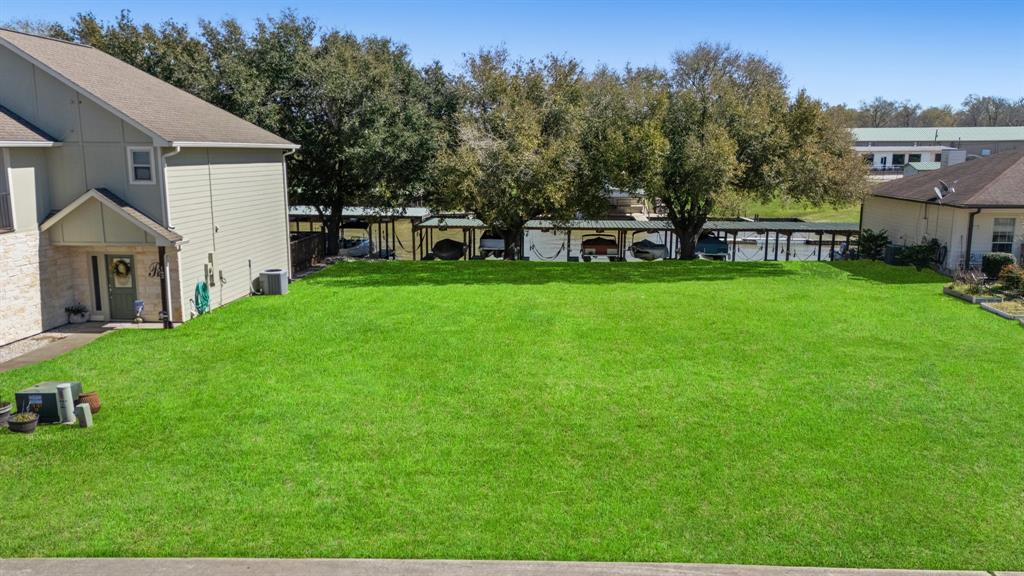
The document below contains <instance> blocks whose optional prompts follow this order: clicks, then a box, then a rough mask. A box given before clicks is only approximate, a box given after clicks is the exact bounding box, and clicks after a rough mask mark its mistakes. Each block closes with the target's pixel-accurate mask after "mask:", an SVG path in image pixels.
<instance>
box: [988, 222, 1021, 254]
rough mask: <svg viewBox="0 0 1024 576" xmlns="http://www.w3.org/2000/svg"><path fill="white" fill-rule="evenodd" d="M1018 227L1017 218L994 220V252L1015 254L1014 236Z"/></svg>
mask: <svg viewBox="0 0 1024 576" xmlns="http://www.w3.org/2000/svg"><path fill="white" fill-rule="evenodd" d="M1016 227H1017V219H1016V218H995V219H993V220H992V251H993V252H1006V253H1007V254H1012V253H1013V234H1014V232H1015V228H1016Z"/></svg>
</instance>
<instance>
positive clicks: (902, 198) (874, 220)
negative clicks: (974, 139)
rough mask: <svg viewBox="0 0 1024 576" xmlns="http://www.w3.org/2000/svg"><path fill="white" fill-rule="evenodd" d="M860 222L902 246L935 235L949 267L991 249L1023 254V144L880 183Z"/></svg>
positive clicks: (975, 261) (971, 262)
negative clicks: (943, 249)
mask: <svg viewBox="0 0 1024 576" xmlns="http://www.w3.org/2000/svg"><path fill="white" fill-rule="evenodd" d="M861 228H862V229H871V230H874V231H879V230H885V231H886V232H887V233H888V235H889V239H890V241H891V242H892V243H893V244H895V245H898V246H910V245H915V244H922V243H925V242H927V241H929V240H931V239H933V238H934V239H936V240H938V241H939V242H940V243H941V244H942V245H943V246H944V247H945V257H944V258H943V262H942V266H943V267H944V268H945V269H946V270H950V271H952V270H957V269H960V268H964V267H977V266H979V265H980V264H981V259H982V257H983V256H984V255H985V254H987V253H989V252H1008V253H1010V254H1013V255H1014V256H1016V257H1017V259H1018V261H1022V259H1024V252H1022V239H1024V148H1021V149H1018V150H1011V151H1008V152H1001V153H998V154H993V155H991V156H989V157H986V158H979V159H977V160H970V161H968V162H964V163H962V164H956V165H954V166H948V167H945V168H940V169H938V170H929V171H925V172H920V173H918V174H915V175H913V176H907V177H905V178H901V179H899V180H893V181H890V182H886V183H885V184H881V185H879V186H878V187H876V188H875V189H874V190H872V192H871V195H870V196H868V197H867V198H866V199H865V200H864V207H863V213H862V217H861Z"/></svg>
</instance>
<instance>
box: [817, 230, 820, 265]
mask: <svg viewBox="0 0 1024 576" xmlns="http://www.w3.org/2000/svg"><path fill="white" fill-rule="evenodd" d="M817 253H818V262H821V232H818V250H817Z"/></svg>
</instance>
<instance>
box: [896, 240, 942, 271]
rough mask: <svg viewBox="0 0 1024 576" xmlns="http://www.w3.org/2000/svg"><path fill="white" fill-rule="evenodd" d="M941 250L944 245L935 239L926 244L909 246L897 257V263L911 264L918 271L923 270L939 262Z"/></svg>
mask: <svg viewBox="0 0 1024 576" xmlns="http://www.w3.org/2000/svg"><path fill="white" fill-rule="evenodd" d="M941 250H942V244H940V243H939V241H938V240H936V239H935V238H932V239H931V240H929V241H928V242H926V243H924V244H917V245H915V246H907V247H906V248H904V249H903V251H902V252H900V254H899V256H897V258H896V261H897V262H898V263H900V264H904V265H907V264H909V265H911V266H913V267H914V268H917V269H918V270H922V269H924V268H927V267H929V266H931V265H932V263H934V262H936V261H937V260H938V258H939V253H940V251H941Z"/></svg>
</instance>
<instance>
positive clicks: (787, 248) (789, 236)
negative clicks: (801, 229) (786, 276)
mask: <svg viewBox="0 0 1024 576" xmlns="http://www.w3.org/2000/svg"><path fill="white" fill-rule="evenodd" d="M792 239H793V233H792V232H790V233H788V234H786V262H789V242H790V241H791V240H792Z"/></svg>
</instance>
